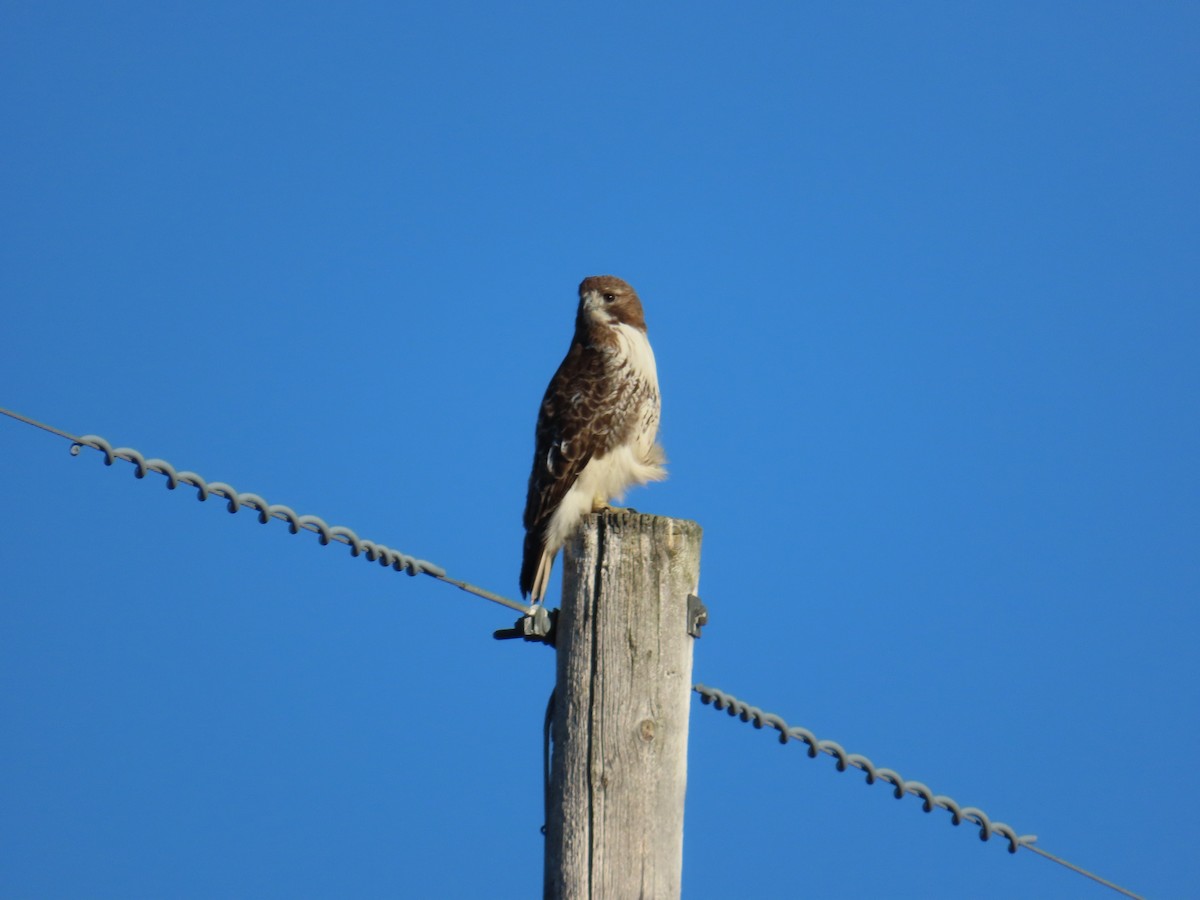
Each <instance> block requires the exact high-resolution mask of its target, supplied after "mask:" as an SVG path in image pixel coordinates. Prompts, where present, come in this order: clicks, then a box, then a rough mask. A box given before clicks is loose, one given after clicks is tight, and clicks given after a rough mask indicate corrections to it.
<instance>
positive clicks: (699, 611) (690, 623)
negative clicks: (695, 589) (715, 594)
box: [687, 594, 708, 638]
mask: <svg viewBox="0 0 1200 900" xmlns="http://www.w3.org/2000/svg"><path fill="white" fill-rule="evenodd" d="M707 624H708V607H707V606H705V605H704V604H703V603H701V602H700V598H699V597H697V596H696V595H695V594H688V607H687V631H688V634H690V635H691V636H692V637H694V638H698V637H700V629H701V628H703V627H704V626H705V625H707Z"/></svg>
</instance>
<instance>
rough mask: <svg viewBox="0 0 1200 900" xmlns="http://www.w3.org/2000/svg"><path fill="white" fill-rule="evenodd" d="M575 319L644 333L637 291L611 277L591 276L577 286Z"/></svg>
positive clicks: (643, 321)
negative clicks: (577, 313)
mask: <svg viewBox="0 0 1200 900" xmlns="http://www.w3.org/2000/svg"><path fill="white" fill-rule="evenodd" d="M579 315H580V318H581V319H582V318H587V319H589V320H591V321H592V322H594V323H595V324H597V325H618V324H620V325H632V326H633V327H634V328H638V329H640V330H642V331H645V330H646V317H645V316H644V315H643V314H642V301H641V300H639V299H638V295H637V291H635V290H634V289H633V288H631V287H630V286H629V285H628V284H626V283H625V282H624V281H622V280H621V279H620V278H618V277H617V276H615V275H593V276H591V277H590V278H585V279H583V282H582V283H581V284H580V285H579Z"/></svg>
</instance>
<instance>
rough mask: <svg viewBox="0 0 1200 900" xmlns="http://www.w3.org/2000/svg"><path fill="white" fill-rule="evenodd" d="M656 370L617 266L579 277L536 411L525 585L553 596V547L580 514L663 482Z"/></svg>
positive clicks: (527, 592)
mask: <svg viewBox="0 0 1200 900" xmlns="http://www.w3.org/2000/svg"><path fill="white" fill-rule="evenodd" d="M658 417H659V397H658V373H657V370H656V368H655V365H654V351H653V350H651V349H650V341H649V340H648V339H647V337H646V319H645V317H644V316H643V314H642V301H641V300H639V299H638V295H637V293H636V292H635V291H634V290H633V288H631V287H630V286H629V285H628V284H626V283H625V282H624V281H622V280H621V279H620V278H617V277H615V276H613V275H595V276H592V277H591V278H585V279H584V280H583V283H582V284H580V285H579V310H578V312H577V313H576V315H575V336H574V337H573V338H572V339H571V349H570V350H568V351H567V356H566V358H565V359H564V360H563V361H562V364H561V365H560V366H559V367H558V371H557V372H555V373H554V377H553V378H552V379H550V386H549V387H547V388H546V395H545V397H543V398H542V405H541V408H540V410H539V411H538V420H537V432H536V439H535V446H534V451H533V471H532V472H530V474H529V493H528V495H527V496H526V499H525V552H524V555H523V557H522V560H521V594H522V596H532V599H533V602H534V603H538V602H540V601H541V600H542V599H543V598H544V597H545V596H546V585H547V583H548V582H549V581H550V567H551V566H552V565H553V563H554V555H555V554H556V553H557V552H558V548H559V547H561V546H562V545H563V542H564V541H565V540H566V539H567V536H568V535H569V534H570V533H571V531H572V530H574V528H575V526H576V525H578V524H579V521H580V520H581V519H582V518H583V516H585V515H587V514H588V513H590V512H596V511H599V510H602V509H612V508H613V507H611V506H610V505H609V503H608V501H609V500H610V499H617V500H619V499H620V498H621V497H622V496H623V495H624V493H625V491H626V490H628V489H629V488H630V487H632V486H633V485H635V484H645V483H646V482H648V481H661V480H662V479H664V478H666V477H667V473H666V470H665V469H664V468H663V463H664V462H665V458H664V456H663V450H662V447H660V446H659V445H658V444H657V443H655V437H656V435H657V434H658Z"/></svg>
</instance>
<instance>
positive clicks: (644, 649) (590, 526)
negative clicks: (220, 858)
mask: <svg viewBox="0 0 1200 900" xmlns="http://www.w3.org/2000/svg"><path fill="white" fill-rule="evenodd" d="M700 535H701V529H700V526H699V525H697V524H696V523H695V522H689V521H685V520H681V519H667V518H663V517H661V516H647V515H640V514H637V513H628V512H618V513H601V514H596V515H592V516H590V517H589V518H587V519H585V520H584V523H583V525H582V526H581V527H580V528H579V529H578V530H577V531H576V532H575V534H574V535H573V536H572V537H571V538H570V540H569V541H568V542H567V544H566V546H565V547H564V548H563V600H562V606H561V609H560V612H559V616H558V624H557V628H556V644H557V648H558V671H557V679H556V687H555V708H554V722H553V725H552V726H551V735H552V737H553V742H554V757H553V762H552V764H551V775H550V793H549V800H548V803H547V806H548V810H547V817H548V821H547V823H546V871H545V888H544V894H545V897H546V898H553V900H581V898H583V900H610V898H611V900H627V898H638V897H640V898H646V900H671V898H677V897H679V890H680V878H681V875H682V869H683V800H684V792H685V790H686V787H687V740H688V710H689V708H690V701H691V689H692V641H693V638H692V637H691V636H689V634H688V629H689V623H688V618H689V612H688V595H689V594H694V593H695V592H696V588H697V585H698V582H699V577H700Z"/></svg>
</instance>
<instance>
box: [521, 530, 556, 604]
mask: <svg viewBox="0 0 1200 900" xmlns="http://www.w3.org/2000/svg"><path fill="white" fill-rule="evenodd" d="M539 531H541V529H539V528H533V529H530V530H529V531H527V532H526V533H525V553H524V554H523V556H522V557H521V595H522V596H528V597H529V598H530V599H531V600H532V601H533V602H534V603H540V602H541V601H542V600H543V599H545V597H546V585H547V584H548V583H549V582H550V568H551V566H553V565H554V554H553V553H549V552H547V550H546V538H545V536H544V535H541V534H539V533H538V532H539Z"/></svg>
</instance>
